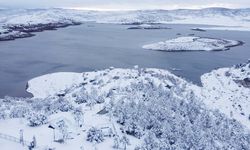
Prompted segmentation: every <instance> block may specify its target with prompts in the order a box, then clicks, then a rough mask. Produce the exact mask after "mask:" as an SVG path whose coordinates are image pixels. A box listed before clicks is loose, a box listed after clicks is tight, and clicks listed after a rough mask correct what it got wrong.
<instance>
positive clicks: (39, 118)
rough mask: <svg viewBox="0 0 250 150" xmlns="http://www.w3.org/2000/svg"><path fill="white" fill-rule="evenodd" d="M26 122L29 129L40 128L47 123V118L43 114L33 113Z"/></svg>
mask: <svg viewBox="0 0 250 150" xmlns="http://www.w3.org/2000/svg"><path fill="white" fill-rule="evenodd" d="M27 120H28V121H29V126H31V127H36V126H40V125H43V124H46V123H47V122H48V121H47V117H46V116H45V115H44V114H42V113H35V112H32V113H30V114H29V115H28V117H27Z"/></svg>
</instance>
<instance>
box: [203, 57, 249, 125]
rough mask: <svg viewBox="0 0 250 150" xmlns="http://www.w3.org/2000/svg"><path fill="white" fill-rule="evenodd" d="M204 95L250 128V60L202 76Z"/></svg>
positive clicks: (207, 99) (212, 105)
mask: <svg viewBox="0 0 250 150" xmlns="http://www.w3.org/2000/svg"><path fill="white" fill-rule="evenodd" d="M201 82H202V85H203V88H202V96H204V102H205V103H206V104H207V105H208V106H210V108H215V109H218V110H219V111H221V112H223V113H225V114H226V115H227V116H228V117H230V118H234V119H236V120H238V121H239V122H241V123H242V124H244V125H245V126H247V127H248V128H249V129H250V61H249V62H248V63H245V64H239V65H236V66H234V67H230V68H220V69H217V70H214V71H212V72H210V73H207V74H204V75H202V76H201Z"/></svg>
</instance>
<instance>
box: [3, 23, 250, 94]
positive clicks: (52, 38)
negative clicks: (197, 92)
mask: <svg viewBox="0 0 250 150" xmlns="http://www.w3.org/2000/svg"><path fill="white" fill-rule="evenodd" d="M127 27H128V26H125V25H112V24H91V23H88V24H83V25H80V26H72V27H68V28H63V29H59V30H58V31H46V32H42V33H37V35H36V36H34V37H31V38H26V39H18V40H15V41H7V42H0V97H4V96H5V95H10V96H29V94H28V93H26V92H25V86H26V83H27V81H28V80H29V79H31V78H34V77H37V76H40V75H43V74H47V73H52V72H59V71H67V72H68V71H74V72H84V71H93V70H99V69H105V68H108V67H110V66H114V67H133V66H134V65H139V66H140V67H154V68H162V69H170V68H178V69H181V71H173V72H174V73H175V74H176V75H178V76H182V77H184V78H186V79H187V80H189V81H192V82H194V83H197V84H200V76H201V75H202V74H204V73H206V72H210V71H211V70H212V69H215V68H218V67H227V66H231V65H234V64H238V63H242V62H245V61H247V59H249V58H250V45H249V44H250V32H241V31H207V32H197V31H191V30H190V28H193V27H197V26H195V25H173V24H172V25H168V27H171V28H172V29H171V30H127ZM177 33H181V34H182V35H188V34H191V33H194V34H195V35H197V36H206V37H214V38H226V39H232V40H241V41H244V42H245V44H244V45H243V46H238V47H234V48H232V49H231V50H229V51H221V52H180V53H174V52H170V53H168V52H160V51H151V50H144V49H142V48H141V47H142V45H144V44H150V43H152V42H159V41H164V40H167V39H169V38H174V37H176V34H177Z"/></svg>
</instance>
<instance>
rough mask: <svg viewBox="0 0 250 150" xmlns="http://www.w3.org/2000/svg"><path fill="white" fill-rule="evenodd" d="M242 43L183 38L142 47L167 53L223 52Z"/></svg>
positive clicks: (225, 40)
mask: <svg viewBox="0 0 250 150" xmlns="http://www.w3.org/2000/svg"><path fill="white" fill-rule="evenodd" d="M242 44H243V42H242V41H236V40H227V39H219V38H208V37H196V36H185V37H177V38H174V39H170V40H167V41H165V42H158V43H153V44H147V45H144V46H142V48H144V49H149V50H159V51H168V52H179V51H223V50H229V49H230V48H231V47H235V46H239V45H242Z"/></svg>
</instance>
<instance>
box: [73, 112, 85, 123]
mask: <svg viewBox="0 0 250 150" xmlns="http://www.w3.org/2000/svg"><path fill="white" fill-rule="evenodd" d="M73 115H74V119H75V121H76V123H77V125H78V127H80V126H81V125H82V124H83V123H84V113H83V111H82V108H81V107H77V108H75V110H74V111H73Z"/></svg>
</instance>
